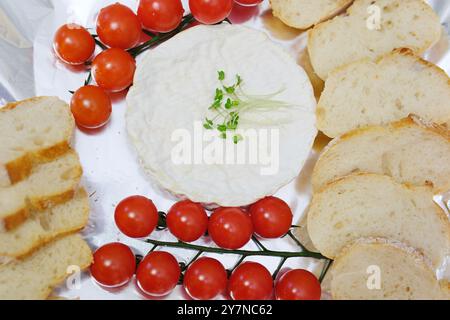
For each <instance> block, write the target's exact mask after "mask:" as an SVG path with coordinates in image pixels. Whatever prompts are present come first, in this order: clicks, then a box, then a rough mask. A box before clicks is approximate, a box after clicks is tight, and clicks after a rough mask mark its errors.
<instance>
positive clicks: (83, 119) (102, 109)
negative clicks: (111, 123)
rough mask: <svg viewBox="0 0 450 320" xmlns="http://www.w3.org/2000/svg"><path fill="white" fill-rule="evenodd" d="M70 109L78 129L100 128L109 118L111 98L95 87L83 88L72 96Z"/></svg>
mask: <svg viewBox="0 0 450 320" xmlns="http://www.w3.org/2000/svg"><path fill="white" fill-rule="evenodd" d="M70 109H71V111H72V114H73V117H74V118H75V121H76V123H77V124H78V125H79V126H80V127H83V128H87V129H95V128H100V127H101V126H103V125H105V124H106V123H107V122H108V120H109V118H110V116H111V112H112V106H111V98H110V97H109V95H108V94H107V93H106V92H105V91H103V90H102V89H101V88H99V87H97V86H91V85H89V86H84V87H81V88H80V89H78V90H77V91H76V92H75V93H74V94H73V96H72V100H71V101H70Z"/></svg>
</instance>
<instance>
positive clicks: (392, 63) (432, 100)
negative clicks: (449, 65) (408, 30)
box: [317, 49, 450, 137]
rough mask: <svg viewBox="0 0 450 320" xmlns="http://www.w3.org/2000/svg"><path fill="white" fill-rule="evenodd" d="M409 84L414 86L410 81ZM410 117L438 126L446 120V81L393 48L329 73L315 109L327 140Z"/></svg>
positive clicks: (449, 108) (449, 89)
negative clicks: (381, 54) (417, 116)
mask: <svg viewBox="0 0 450 320" xmlns="http://www.w3.org/2000/svg"><path fill="white" fill-rule="evenodd" d="M411 79H414V81H411ZM409 114H416V115H419V116H420V117H422V118H423V119H425V120H426V121H432V122H435V123H438V124H444V123H445V122H447V121H449V120H450V78H449V77H448V76H447V74H446V73H445V71H444V70H442V69H440V68H439V67H437V66H435V65H434V64H431V63H429V62H427V61H425V60H423V59H421V58H420V57H417V56H415V55H414V54H412V52H411V51H410V50H409V49H399V50H395V51H394V52H392V53H390V54H388V55H386V56H383V57H381V58H380V59H378V60H376V61H371V60H368V59H365V60H362V61H358V62H354V63H351V64H349V65H347V66H345V67H342V68H339V69H337V70H335V71H333V72H332V73H331V74H330V76H329V77H328V79H327V81H326V82H325V89H324V91H323V92H322V95H321V97H320V100H319V104H318V107H317V126H318V128H319V129H320V130H321V131H323V132H324V133H325V134H326V135H327V136H329V137H336V136H338V135H341V134H343V133H345V132H347V131H350V130H353V129H356V128H361V127H364V126H367V125H383V124H388V123H389V122H392V121H397V120H400V119H402V118H404V117H407V116H408V115H409Z"/></svg>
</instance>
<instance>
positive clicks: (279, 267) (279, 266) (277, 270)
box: [272, 257, 288, 280]
mask: <svg viewBox="0 0 450 320" xmlns="http://www.w3.org/2000/svg"><path fill="white" fill-rule="evenodd" d="M287 259H288V258H286V257H283V258H282V259H281V261H280V263H279V264H278V267H277V269H276V270H275V272H274V273H273V275H272V278H273V280H276V278H277V276H278V274H279V273H280V270H281V268H282V267H283V265H284V263H285V262H286V260H287Z"/></svg>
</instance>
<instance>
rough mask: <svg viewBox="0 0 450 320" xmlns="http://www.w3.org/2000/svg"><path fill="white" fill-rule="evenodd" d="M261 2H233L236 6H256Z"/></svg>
mask: <svg viewBox="0 0 450 320" xmlns="http://www.w3.org/2000/svg"><path fill="white" fill-rule="evenodd" d="M262 1H263V0H234V2H236V3H237V4H240V5H242V6H256V5H258V4H260V3H261V2H262Z"/></svg>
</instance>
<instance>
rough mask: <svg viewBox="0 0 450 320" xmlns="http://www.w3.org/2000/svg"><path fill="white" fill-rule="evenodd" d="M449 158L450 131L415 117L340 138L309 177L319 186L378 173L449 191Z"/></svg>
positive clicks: (326, 151)
mask: <svg viewBox="0 0 450 320" xmlns="http://www.w3.org/2000/svg"><path fill="white" fill-rule="evenodd" d="M417 155H420V156H417ZM449 159H450V134H449V131H447V130H446V129H444V128H441V127H438V126H436V125H432V124H427V123H424V122H423V121H421V120H420V119H419V118H418V117H414V116H411V117H408V118H405V119H403V120H400V121H398V122H394V123H392V124H390V125H387V126H369V127H366V128H362V129H356V130H353V131H350V132H348V133H346V134H344V135H343V136H341V137H339V138H336V139H335V140H333V141H332V142H331V143H330V144H329V146H328V147H327V148H325V150H324V152H323V153H322V154H321V155H320V157H319V160H318V161H317V163H316V166H315V167H314V171H313V175H312V179H311V180H312V185H313V189H314V190H315V191H318V190H320V189H322V188H323V187H324V186H325V185H326V184H327V183H329V182H331V181H334V180H336V179H338V178H341V177H343V176H346V175H349V174H351V173H358V172H366V173H378V174H385V175H388V176H391V177H393V178H394V179H395V180H396V181H397V182H400V183H407V184H413V185H418V186H420V185H425V184H429V185H431V186H432V187H433V191H434V192H435V193H436V194H437V193H440V192H447V191H448V190H450V161H449Z"/></svg>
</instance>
